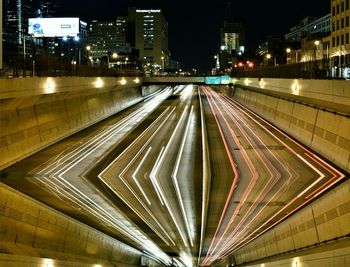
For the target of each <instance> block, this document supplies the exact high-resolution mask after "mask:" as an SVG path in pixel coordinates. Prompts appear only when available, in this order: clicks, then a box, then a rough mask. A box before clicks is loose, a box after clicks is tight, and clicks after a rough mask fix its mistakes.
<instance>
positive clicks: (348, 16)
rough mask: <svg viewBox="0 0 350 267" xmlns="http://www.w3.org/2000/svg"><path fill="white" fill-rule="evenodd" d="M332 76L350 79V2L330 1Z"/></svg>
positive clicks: (349, 0)
mask: <svg viewBox="0 0 350 267" xmlns="http://www.w3.org/2000/svg"><path fill="white" fill-rule="evenodd" d="M330 2H331V11H332V33H331V52H330V57H331V71H332V76H333V77H337V78H346V79H350V0H330Z"/></svg>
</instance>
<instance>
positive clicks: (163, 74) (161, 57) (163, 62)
mask: <svg viewBox="0 0 350 267" xmlns="http://www.w3.org/2000/svg"><path fill="white" fill-rule="evenodd" d="M161 59H162V75H164V56H162V57H161Z"/></svg>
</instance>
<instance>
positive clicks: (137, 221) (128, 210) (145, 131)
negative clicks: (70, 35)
mask: <svg viewBox="0 0 350 267" xmlns="http://www.w3.org/2000/svg"><path fill="white" fill-rule="evenodd" d="M204 82H205V80H204V78H203V77H195V78H192V77H175V78H174V77H173V78H171V77H156V78H144V79H143V78H141V77H140V78H104V77H99V78H98V77H96V78H84V77H69V78H22V79H7V80H1V81H0V84H1V87H0V88H1V89H0V99H1V159H0V161H1V162H0V166H1V169H2V172H1V180H2V182H3V184H1V187H0V190H1V194H0V196H1V198H0V201H1V203H2V205H1V207H3V208H2V209H1V213H0V216H1V218H2V220H1V221H0V223H1V229H3V230H2V236H3V238H2V239H1V240H0V262H8V261H12V262H16V261H17V263H18V265H19V264H23V265H24V264H32V266H36V265H35V264H39V263H44V262H45V261H46V262H45V263H48V264H52V265H49V266H56V265H65V264H66V265H69V264H70V265H74V266H78V264H81V266H86V265H91V266H94V265H95V266H97V265H100V266H105V265H106V266H108V265H109V264H117V265H118V266H131V265H135V266H140V265H143V266H154V265H179V266H181V265H183V264H187V263H188V264H190V263H191V264H194V265H197V264H201V265H218V266H227V265H235V266H236V265H237V266H316V265H320V266H323V265H324V266H347V264H348V262H349V257H350V256H349V254H350V251H349V232H350V228H349V227H350V226H349V223H347V222H349V221H350V208H349V207H350V198H349V180H348V172H349V171H350V156H349V155H350V147H349V144H350V141H349V140H350V127H349V126H350V119H349V114H350V112H349V111H350V88H349V84H348V82H346V81H317V80H284V79H240V80H232V81H231V82H230V83H232V84H231V85H230V86H228V85H223V86H217V87H216V88H215V90H212V89H211V88H209V87H207V86H203V87H196V86H195V87H191V86H175V85H174V84H197V85H204ZM142 83H144V84H145V85H147V86H142ZM160 84H171V85H174V86H173V87H163V86H160ZM228 96H229V97H228ZM247 108H249V109H247ZM257 114H258V116H257ZM231 127H233V128H231ZM277 127H278V128H277ZM253 129H254V130H253ZM280 130H282V131H283V132H281V131H280ZM233 133H236V134H233ZM255 133H256V135H255ZM285 133H287V134H288V135H285ZM289 136H292V137H293V138H295V139H289ZM220 140H221V141H220ZM254 148H259V149H254ZM309 149H312V150H309ZM171 151H174V152H173V153H172V152H171ZM314 152H316V153H317V154H314ZM168 162H169V163H168ZM288 162H290V163H288ZM231 163H234V164H231ZM269 164H272V165H271V166H270V165H269ZM254 165H255V167H253V166H254ZM269 166H270V167H269ZM235 171H237V173H235ZM235 175H237V176H235ZM115 177H118V179H115ZM142 177H144V179H145V180H143V179H141V178H142ZM258 177H259V178H258ZM286 177H289V178H288V179H286V180H285V181H283V180H280V179H284V178H286ZM166 178H169V179H166ZM184 178H186V179H184ZM233 178H237V179H233ZM248 181H250V182H249V183H248ZM259 181H264V182H262V184H261V183H260V184H259ZM263 185H269V186H271V189H272V190H271V191H268V190H267V187H266V188H265V191H264V190H262V191H259V188H260V189H261V188H264V187H263ZM336 185H337V186H336ZM276 186H278V187H280V188H282V189H283V190H282V191H281V192H280V191H279V190H277V187H276ZM284 186H287V187H284ZM288 186H289V187H293V188H292V189H293V190H288ZM244 188H247V189H248V190H246V191H245V190H244ZM254 190H255V191H254ZM256 190H258V191H256ZM276 190H277V191H276ZM233 192H234V193H233ZM111 196H112V197H111ZM263 196H265V197H264V198H263ZM274 196H276V197H277V196H278V197H277V198H274V199H273V197H274ZM269 197H270V198H271V201H265V204H264V202H262V201H261V200H262V199H266V200H268V199H269ZM255 198H256V201H259V203H257V202H255ZM228 207H230V209H228ZM258 207H259V209H260V210H262V211H263V212H259V209H257V208H258ZM230 210H234V213H230ZM273 214H276V216H275V215H273ZM239 218H241V219H239ZM198 255H201V257H199V258H197V257H198ZM126 258H127V259H128V260H125V259H126ZM48 259H50V260H48ZM62 259H64V260H62ZM292 264H293V265H292ZM30 266H31V265H30Z"/></svg>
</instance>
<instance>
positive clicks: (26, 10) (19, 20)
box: [3, 0, 32, 61]
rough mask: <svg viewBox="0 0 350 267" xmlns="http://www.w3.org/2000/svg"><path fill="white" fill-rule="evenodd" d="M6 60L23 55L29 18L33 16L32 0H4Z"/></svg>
mask: <svg viewBox="0 0 350 267" xmlns="http://www.w3.org/2000/svg"><path fill="white" fill-rule="evenodd" d="M3 9H4V10H3V14H4V25H3V40H4V60H5V61H9V60H11V61H13V60H14V58H16V57H18V56H19V55H23V50H24V44H25V40H24V38H26V35H27V31H28V19H29V18H30V17H32V0H3Z"/></svg>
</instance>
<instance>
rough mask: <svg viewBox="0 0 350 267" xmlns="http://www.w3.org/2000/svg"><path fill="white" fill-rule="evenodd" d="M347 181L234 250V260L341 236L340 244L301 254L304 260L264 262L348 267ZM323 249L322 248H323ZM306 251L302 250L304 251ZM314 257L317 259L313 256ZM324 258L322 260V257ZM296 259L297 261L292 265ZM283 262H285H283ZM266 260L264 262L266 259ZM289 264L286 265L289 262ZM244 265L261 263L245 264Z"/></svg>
mask: <svg viewBox="0 0 350 267" xmlns="http://www.w3.org/2000/svg"><path fill="white" fill-rule="evenodd" d="M349 188H350V181H349V180H348V181H346V182H345V183H343V184H342V185H341V186H339V187H337V188H335V189H334V190H332V191H331V192H329V193H327V194H326V195H324V196H323V197H321V198H320V199H319V200H317V201H315V202H314V203H312V204H310V205H308V206H307V207H306V208H304V209H303V210H301V211H300V212H299V213H298V214H296V215H293V216H291V217H290V218H288V219H287V220H286V221H284V222H283V223H281V224H279V225H278V226H276V227H275V228H273V229H272V230H271V231H269V232H267V233H265V234H263V235H262V236H260V237H259V238H257V239H256V240H255V241H253V242H252V243H250V244H248V245H247V246H246V247H244V248H242V249H240V250H238V251H237V252H235V254H234V257H235V261H236V263H237V264H243V263H247V262H252V261H255V260H260V259H265V260H270V259H269V258H270V257H272V256H278V255H283V254H285V253H292V252H296V251H298V250H300V251H302V250H301V249H306V248H310V247H312V246H316V245H322V244H327V242H329V241H332V240H333V241H335V240H340V241H341V242H343V241H345V240H347V241H346V243H345V242H344V243H343V245H342V246H343V247H340V248H336V247H335V248H330V247H327V248H325V249H321V252H319V255H318V256H317V253H314V254H315V255H314V256H312V257H309V258H307V257H306V258H304V263H302V262H303V261H302V260H300V259H296V256H289V257H290V258H294V261H293V262H290V260H286V261H285V262H284V261H281V262H275V263H273V264H272V263H271V265H265V267H267V266H281V267H282V266H293V267H294V266H297V267H302V266H310V267H313V266H315V267H323V266H327V267H328V266H329V267H333V266H334V267H347V266H350V241H349V235H350V224H349V222H350V199H349ZM322 250H323V251H322ZM304 255H305V254H304ZM315 259H317V260H315ZM322 259H323V260H322ZM297 261H299V263H298V265H293V264H295V262H297ZM283 262H284V263H283ZM265 264H267V263H265ZM288 264H289V265H288ZM245 266H259V267H260V266H261V265H260V264H259V265H255V264H251V265H249V264H247V265H245Z"/></svg>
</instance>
